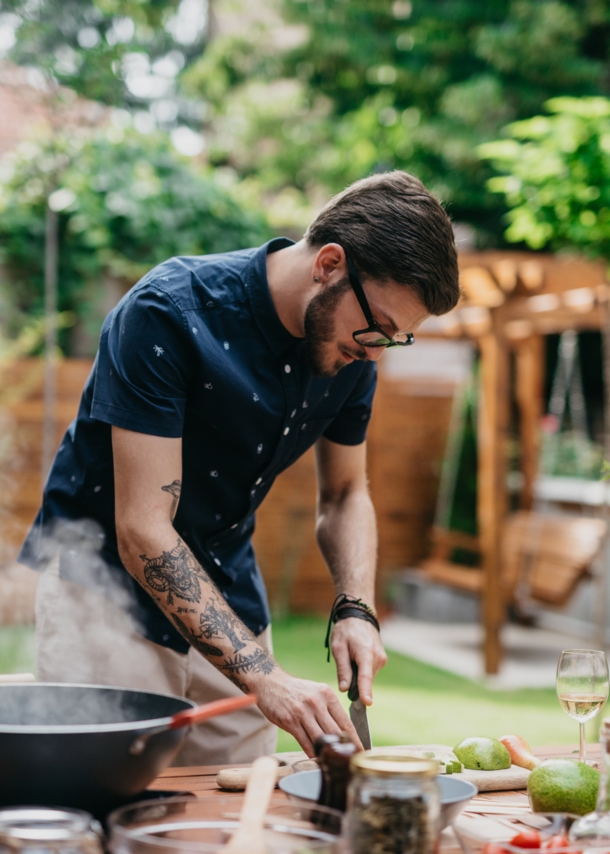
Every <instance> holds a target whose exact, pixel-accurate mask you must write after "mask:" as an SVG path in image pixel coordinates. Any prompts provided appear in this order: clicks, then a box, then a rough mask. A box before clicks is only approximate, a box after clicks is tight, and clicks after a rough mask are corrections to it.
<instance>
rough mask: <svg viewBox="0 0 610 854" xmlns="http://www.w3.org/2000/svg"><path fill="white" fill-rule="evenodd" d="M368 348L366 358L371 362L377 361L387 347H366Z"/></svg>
mask: <svg viewBox="0 0 610 854" xmlns="http://www.w3.org/2000/svg"><path fill="white" fill-rule="evenodd" d="M364 349H365V350H366V358H367V359H368V360H369V362H376V361H377V360H378V359H381V357H382V356H383V354H384V351H385V347H365V348H364Z"/></svg>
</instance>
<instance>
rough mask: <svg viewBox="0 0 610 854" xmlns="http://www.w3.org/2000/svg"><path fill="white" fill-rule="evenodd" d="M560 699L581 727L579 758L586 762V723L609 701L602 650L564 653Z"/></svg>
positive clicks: (560, 666)
mask: <svg viewBox="0 0 610 854" xmlns="http://www.w3.org/2000/svg"><path fill="white" fill-rule="evenodd" d="M556 685H557V696H558V697H559V702H560V703H561V707H562V709H563V710H564V712H566V714H568V715H569V716H570V717H571V718H574V720H575V721H578V723H579V726H580V750H579V753H578V758H579V759H580V761H581V762H584V761H585V721H588V720H591V718H594V717H595V715H597V714H598V713H599V712H600V711H601V709H602V707H603V705H604V703H605V702H606V700H607V699H608V662H607V661H606V656H605V655H604V653H603V652H602V651H601V650H599V649H564V651H563V652H562V653H561V655H560V656H559V663H558V664H557V680H556Z"/></svg>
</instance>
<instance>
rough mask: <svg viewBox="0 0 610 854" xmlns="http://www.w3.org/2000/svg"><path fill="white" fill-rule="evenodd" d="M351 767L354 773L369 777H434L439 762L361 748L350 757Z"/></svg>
mask: <svg viewBox="0 0 610 854" xmlns="http://www.w3.org/2000/svg"><path fill="white" fill-rule="evenodd" d="M350 765H351V769H352V771H353V772H354V773H355V774H363V775H366V776H371V777H395V776H409V777H436V775H437V774H438V771H439V763H438V762H437V760H436V759H418V758H417V757H414V756H396V755H394V756H384V755H383V754H382V753H379V750H378V749H377V750H374V751H369V750H363V751H362V752H361V753H357V754H356V755H355V756H353V757H352V760H351V763H350Z"/></svg>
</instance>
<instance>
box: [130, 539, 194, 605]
mask: <svg viewBox="0 0 610 854" xmlns="http://www.w3.org/2000/svg"><path fill="white" fill-rule="evenodd" d="M140 560H143V561H144V578H145V579H146V582H147V584H148V585H149V586H150V587H152V588H153V590H157V591H158V592H159V593H167V604H168V605H173V604H174V596H177V597H178V598H179V599H183V600H184V601H185V602H201V587H200V585H199V580H198V579H200V580H201V581H204V582H205V583H206V584H209V583H210V579H209V578H208V576H207V575H206V573H205V572H204V571H203V569H202V568H201V567H200V566H199V564H198V563H197V561H196V560H195V558H194V557H193V555H192V554H191V551H190V549H189V548H188V547H187V546H186V545H185V544H184V543H183V542H181V541H180V540H178V543H177V545H176V546H175V547H174V548H173V549H172V550H171V552H165V551H164V552H162V553H161V555H160V556H159V557H153V558H149V557H147V556H146V555H140Z"/></svg>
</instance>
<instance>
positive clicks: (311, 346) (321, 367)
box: [304, 276, 428, 377]
mask: <svg viewBox="0 0 610 854" xmlns="http://www.w3.org/2000/svg"><path fill="white" fill-rule="evenodd" d="M364 291H365V294H366V298H367V300H368V303H369V305H370V307H371V311H372V312H373V317H374V318H375V320H376V322H377V323H378V324H379V326H381V328H382V329H383V330H384V332H386V334H387V335H388V336H389V337H392V336H394V335H395V334H396V333H397V332H414V331H415V330H416V329H417V328H418V326H419V325H420V324H421V323H422V322H423V321H424V320H425V319H426V317H428V312H427V311H426V309H425V308H424V306H423V304H422V303H421V302H420V300H419V299H418V297H417V296H416V295H415V293H414V292H413V291H412V290H411V289H410V288H407V287H404V286H402V285H397V284H395V283H394V282H388V283H386V284H378V283H376V282H373V281H371V280H370V279H367V280H366V281H365V282H364ZM304 325H305V343H306V345H307V350H308V355H309V361H310V364H311V367H312V370H313V372H314V373H315V374H316V375H317V376H319V377H334V376H335V374H337V373H338V372H339V371H340V370H341V368H344V367H345V366H346V365H349V364H350V363H351V362H353V361H354V360H355V359H370V360H372V361H377V359H379V357H380V356H381V355H382V353H383V352H384V349H385V348H383V347H363V346H362V345H361V344H358V342H357V341H354V339H353V337H352V333H354V332H355V331H356V330H358V329H364V328H366V326H367V323H366V320H365V318H364V315H363V313H362V309H361V308H360V305H359V304H358V300H357V299H356V295H355V294H354V292H353V290H352V287H351V285H350V282H349V279H348V278H347V276H346V277H345V278H342V279H339V281H337V282H335V283H334V284H328V285H326V286H325V287H324V288H323V289H322V290H321V291H320V292H319V293H318V294H316V296H314V297H313V298H312V299H311V300H310V301H309V304H308V305H307V308H306V310H305V318H304Z"/></svg>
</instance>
